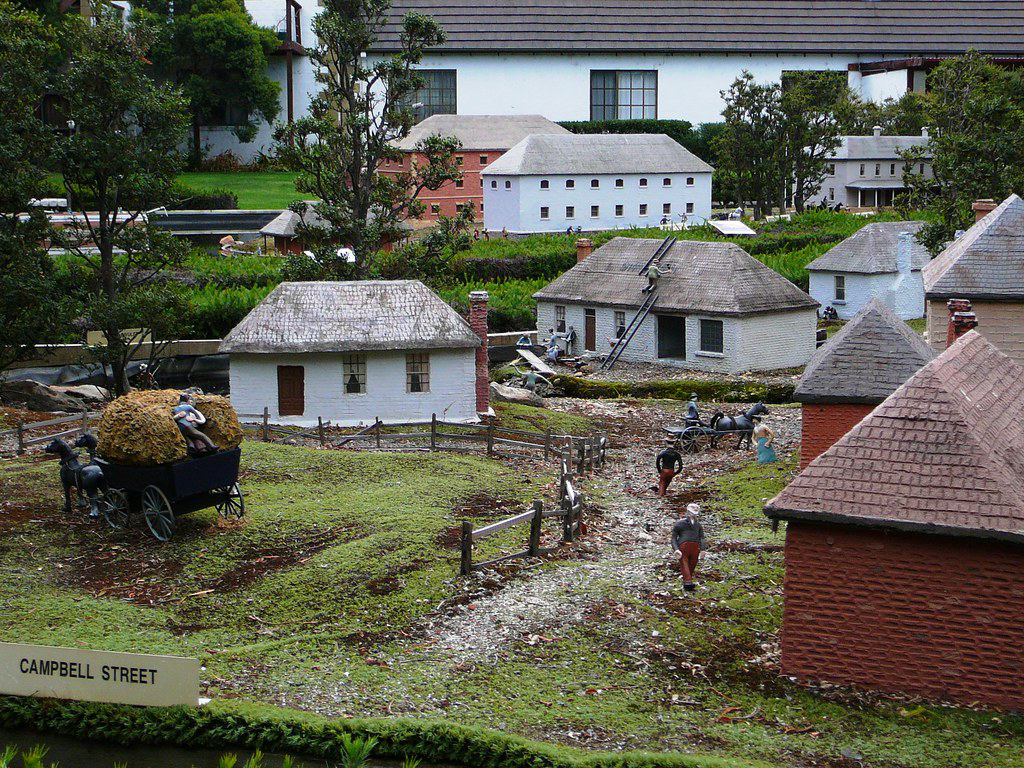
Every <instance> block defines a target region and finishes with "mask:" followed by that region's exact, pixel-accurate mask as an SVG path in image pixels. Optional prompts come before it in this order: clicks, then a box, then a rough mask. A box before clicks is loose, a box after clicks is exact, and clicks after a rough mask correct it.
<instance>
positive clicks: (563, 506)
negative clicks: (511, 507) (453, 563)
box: [459, 459, 586, 576]
mask: <svg viewBox="0 0 1024 768" xmlns="http://www.w3.org/2000/svg"><path fill="white" fill-rule="evenodd" d="M558 487H559V492H558V506H557V507H556V508H555V509H550V510H545V509H544V502H542V501H541V500H540V499H537V500H536V501H534V502H533V508H532V509H530V510H528V511H526V512H523V513H521V514H518V515H514V516H512V517H508V518H506V519H504V520H499V521H498V522H496V523H491V524H490V525H485V526H484V527H482V528H477V529H474V528H473V523H471V522H470V521H469V520H463V521H462V557H461V560H460V567H459V571H460V573H461V574H462V575H463V576H468V575H469V574H470V573H472V572H473V571H475V570H479V569H481V568H486V567H487V566H489V565H495V564H496V563H503V562H505V561H506V560H514V559H516V558H520V557H537V556H539V555H542V554H547V553H548V552H553V551H555V549H557V547H541V545H540V534H541V524H542V523H543V522H544V518H546V517H560V518H562V542H561V543H563V544H565V543H566V542H572V541H575V540H576V538H577V537H579V536H580V535H581V534H582V533H584V532H585V531H586V526H585V525H584V523H583V494H582V493H581V492H580V491H578V490H577V489H576V487H575V485H574V484H573V476H572V473H571V472H570V471H569V464H568V462H567V461H565V460H564V459H563V460H562V462H561V470H560V472H559V482H558ZM525 523H529V524H530V538H529V542H528V543H527V546H526V549H525V550H523V551H521V552H514V553H512V554H510V555H503V556H502V557H496V558H494V559H492V560H485V561H483V562H480V563H474V562H473V544H474V543H475V542H477V541H480V540H481V539H485V538H487V537H488V536H491V535H493V534H495V533H498V531H503V530H505V529H506V528H511V527H512V526H515V525H523V524H525Z"/></svg>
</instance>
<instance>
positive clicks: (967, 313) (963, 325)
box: [946, 299, 978, 349]
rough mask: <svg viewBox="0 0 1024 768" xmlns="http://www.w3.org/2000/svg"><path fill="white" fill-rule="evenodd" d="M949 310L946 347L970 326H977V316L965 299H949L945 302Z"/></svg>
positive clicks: (969, 328) (970, 327)
mask: <svg viewBox="0 0 1024 768" xmlns="http://www.w3.org/2000/svg"><path fill="white" fill-rule="evenodd" d="M946 309H948V310H949V323H948V324H947V326H946V348H947V349H948V348H949V347H950V346H952V344H953V342H955V341H956V340H957V339H959V338H960V337H961V336H963V335H964V334H965V333H967V332H968V331H969V330H971V329H972V328H977V327H978V316H977V315H976V314H974V312H972V311H971V302H970V301H968V300H967V299H950V300H949V301H947V302H946Z"/></svg>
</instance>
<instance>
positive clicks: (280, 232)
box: [260, 205, 324, 237]
mask: <svg viewBox="0 0 1024 768" xmlns="http://www.w3.org/2000/svg"><path fill="white" fill-rule="evenodd" d="M300 220H301V221H302V222H304V223H305V224H306V225H308V226H313V227H315V226H323V225H324V220H323V219H322V218H321V217H320V215H319V214H318V213H317V212H316V211H314V210H313V206H312V205H310V206H309V207H308V208H306V213H305V214H304V215H302V216H299V214H297V213H296V212H295V211H292V210H285V211H281V213H279V214H278V215H277V216H276V217H275V218H273V219H271V220H270V221H269V222H267V224H266V226H265V227H263V229H261V230H260V234H261V235H270V236H271V237H295V228H296V227H297V226H298V225H299V221H300Z"/></svg>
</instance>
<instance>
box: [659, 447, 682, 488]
mask: <svg viewBox="0 0 1024 768" xmlns="http://www.w3.org/2000/svg"><path fill="white" fill-rule="evenodd" d="M665 442H666V443H667V445H666V446H665V450H663V451H662V452H661V453H659V454H658V458H657V459H655V460H654V468H655V469H656V470H657V472H658V495H659V496H664V495H665V494H666V493H667V492H668V484H669V483H671V482H672V478H673V477H675V476H676V475H678V474H679V473H680V472H682V471H683V457H682V456H680V455H679V451H677V450H676V440H675V438H674V437H669V438H667V439H666V440H665ZM677 466H678V467H679V468H678V469H676V467H677Z"/></svg>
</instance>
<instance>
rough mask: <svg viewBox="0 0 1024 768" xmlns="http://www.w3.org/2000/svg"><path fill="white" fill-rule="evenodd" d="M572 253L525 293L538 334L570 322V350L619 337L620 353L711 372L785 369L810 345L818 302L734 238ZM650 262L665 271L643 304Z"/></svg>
mask: <svg viewBox="0 0 1024 768" xmlns="http://www.w3.org/2000/svg"><path fill="white" fill-rule="evenodd" d="M669 243H670V245H669ZM663 246H664V247H663ZM666 248H667V250H666ZM659 249H662V250H664V254H663V255H661V256H660V258H657V259H656V258H655V257H656V256H657V255H658V253H659ZM578 256H582V257H583V258H582V259H581V260H580V261H579V263H577V264H576V266H574V267H573V268H572V269H570V270H569V271H568V272H566V273H565V274H564V275H562V276H561V277H559V278H558V279H557V280H555V281H554V282H552V283H550V284H549V285H548V286H546V287H545V288H543V289H541V290H540V291H538V292H537V293H535V294H534V298H536V299H537V330H538V333H539V334H540V335H541V336H544V335H546V334H547V332H548V331H549V329H551V330H554V332H555V333H564V332H566V331H567V330H568V329H569V327H570V326H572V327H573V328H574V329H575V330H576V331H577V335H578V341H577V348H576V349H575V350H574V351H577V352H579V351H584V350H589V351H594V352H601V353H602V354H603V353H607V352H609V351H610V350H611V349H612V347H613V345H614V344H615V341H616V339H618V338H619V337H625V338H626V339H629V341H628V343H627V344H626V345H625V347H624V349H623V350H622V352H621V358H620V359H622V360H630V361H634V362H642V363H655V362H656V363H664V364H668V365H676V366H679V367H680V368H692V369H696V370H703V371H713V372H716V373H739V372H741V371H747V370H771V369H777V368H791V367H794V366H799V365H803V364H804V363H806V362H807V361H808V360H809V359H810V358H811V355H812V354H813V353H814V349H815V329H816V326H817V313H816V310H817V307H818V303H817V302H816V301H814V299H812V298H811V297H810V296H808V295H807V294H806V293H804V292H803V291H801V290H800V289H799V288H797V287H796V286H795V285H793V284H792V283H791V282H789V281H788V280H786V279H785V278H784V277H782V276H781V275H779V274H778V273H777V272H775V271H774V270H772V269H769V268H768V267H766V266H765V265H764V264H762V263H761V262H759V261H758V260H757V259H755V258H753V257H752V256H751V255H750V254H748V253H747V252H746V251H744V250H743V249H742V248H740V247H739V246H737V245H734V244H733V243H724V242H695V241H685V240H679V241H675V240H674V238H668V240H667V241H666V243H665V244H663V243H661V242H659V241H658V240H648V239H637V238H627V237H616V238H614V239H613V240H611V241H610V242H608V243H607V244H606V245H604V246H602V247H601V248H598V249H597V250H596V251H594V252H593V253H591V254H589V255H588V254H587V253H586V250H585V249H583V250H582V251H580V252H578ZM652 260H655V263H657V264H658V265H659V267H660V268H661V269H662V270H666V273H665V274H664V276H663V277H661V278H660V279H659V280H658V285H657V289H656V291H655V299H654V302H653V304H652V305H651V308H650V311H649V312H645V310H644V300H645V299H646V298H647V294H645V293H642V290H643V289H644V288H645V287H646V286H647V283H648V281H647V278H646V277H645V276H644V275H645V274H646V270H647V267H648V265H650V264H651V263H652ZM634 319H636V332H635V335H632V337H631V334H633V331H632V328H633V325H634Z"/></svg>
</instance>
